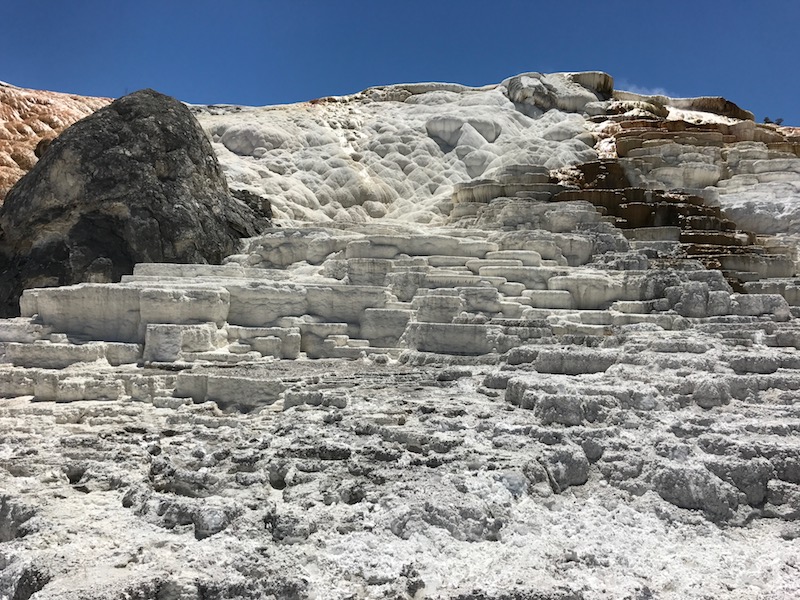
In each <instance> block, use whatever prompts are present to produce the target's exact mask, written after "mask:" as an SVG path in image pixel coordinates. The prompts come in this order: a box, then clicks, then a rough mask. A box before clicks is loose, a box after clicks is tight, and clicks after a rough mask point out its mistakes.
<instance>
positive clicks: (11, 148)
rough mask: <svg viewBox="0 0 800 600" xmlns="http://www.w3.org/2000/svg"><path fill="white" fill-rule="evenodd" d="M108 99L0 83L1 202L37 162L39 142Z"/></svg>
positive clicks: (87, 113) (55, 133)
mask: <svg viewBox="0 0 800 600" xmlns="http://www.w3.org/2000/svg"><path fill="white" fill-rule="evenodd" d="M109 102H111V100H110V99H108V98H93V97H91V96H78V95H75V94H61V93H59V92H46V91H42V90H28V89H25V88H18V87H15V86H13V85H8V84H6V83H2V82H0V203H2V201H3V198H5V197H6V194H7V193H8V191H9V190H10V189H11V188H12V186H13V185H14V184H15V183H16V182H17V181H18V180H19V178H20V177H22V176H23V175H24V174H25V173H27V172H28V171H30V170H31V168H33V165H35V164H36V160H37V158H40V155H39V154H38V153H37V147H38V146H39V145H40V144H42V143H43V142H44V143H46V142H47V141H48V140H53V139H55V138H56V137H58V136H59V135H60V134H61V132H62V131H64V129H66V128H67V127H69V126H70V125H72V124H73V123H74V122H75V121H78V120H79V119H82V118H84V117H87V116H89V115H90V114H92V113H93V112H94V111H96V110H97V109H98V108H102V107H103V106H105V105H106V104H108V103H109Z"/></svg>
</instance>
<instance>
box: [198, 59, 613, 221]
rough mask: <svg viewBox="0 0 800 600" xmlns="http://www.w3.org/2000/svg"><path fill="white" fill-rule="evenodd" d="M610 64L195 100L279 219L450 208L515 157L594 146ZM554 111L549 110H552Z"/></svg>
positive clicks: (431, 214) (232, 170) (224, 149)
mask: <svg viewBox="0 0 800 600" xmlns="http://www.w3.org/2000/svg"><path fill="white" fill-rule="evenodd" d="M610 81H611V80H610V77H608V76H607V75H605V74H601V73H596V74H585V73H584V74H574V75H570V74H557V75H547V76H543V75H539V74H528V75H521V76H517V77H513V78H510V79H508V80H506V81H504V82H503V83H501V84H499V85H495V86H487V87H485V88H468V87H465V86H459V85H454V84H435V83H432V84H408V85H395V86H389V87H384V88H374V89H369V90H366V91H364V92H362V93H360V94H356V95H354V96H347V97H342V98H326V99H322V100H320V101H317V102H314V103H304V104H297V105H292V106H285V107H277V108H276V107H265V108H240V107H208V108H198V109H197V111H198V114H197V117H198V119H199V120H200V122H201V124H203V126H204V127H205V129H206V130H207V132H208V133H209V135H210V136H211V138H212V140H213V141H214V148H215V150H216V152H217V155H218V156H219V158H220V162H222V164H223V165H224V168H225V170H226V173H227V175H228V178H229V180H230V181H231V183H232V185H234V186H236V187H244V188H247V189H249V190H250V191H253V192H256V193H260V194H263V195H266V196H267V197H268V198H269V199H270V201H271V202H272V206H273V211H274V214H275V217H276V220H278V221H284V222H287V221H288V222H291V221H316V222H325V221H355V222H359V221H366V220H369V219H370V218H376V217H385V216H388V217H391V218H396V219H400V220H404V221H415V222H420V223H427V222H431V221H437V220H442V218H443V217H444V216H446V214H447V211H446V210H442V208H441V207H440V205H441V204H442V203H446V202H448V201H449V200H450V195H451V193H452V189H453V185H454V184H456V183H459V182H463V181H468V180H471V179H475V178H478V177H490V176H491V175H492V174H493V173H495V172H497V171H499V170H500V169H501V168H502V167H504V166H506V165H513V164H531V165H543V166H546V167H547V168H549V169H558V168H560V167H564V166H567V165H572V164H575V163H579V162H586V161H590V160H593V159H594V158H596V156H597V154H596V152H595V151H594V149H593V146H594V143H595V138H594V136H592V135H591V134H590V133H588V132H587V128H586V123H585V121H584V118H583V116H581V115H580V114H575V113H574V112H572V113H571V112H568V111H575V110H582V109H583V107H584V106H585V105H586V104H587V103H588V102H598V101H600V100H602V99H604V98H606V97H607V94H609V93H610V91H611V83H610ZM545 111H546V112H545Z"/></svg>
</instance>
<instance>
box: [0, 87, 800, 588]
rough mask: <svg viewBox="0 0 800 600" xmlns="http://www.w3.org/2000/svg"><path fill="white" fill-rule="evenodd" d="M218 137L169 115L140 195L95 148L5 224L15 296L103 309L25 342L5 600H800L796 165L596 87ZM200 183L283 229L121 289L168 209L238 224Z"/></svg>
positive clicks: (50, 171)
mask: <svg viewBox="0 0 800 600" xmlns="http://www.w3.org/2000/svg"><path fill="white" fill-rule="evenodd" d="M4 89H13V90H16V92H15V93H16V94H18V95H19V94H23V95H25V96H26V97H36V95H37V94H40V92H34V91H31V90H20V89H19V88H12V87H11V86H8V87H7V88H2V87H0V91H2V90H4ZM42 94H44V93H42ZM73 98H74V97H73ZM128 98H130V97H128ZM76 101H77V100H76ZM94 101H97V102H98V105H97V106H95V105H94V104H92V102H94ZM106 103H107V101H105V100H96V99H87V100H86V105H87V106H92V107H93V108H100V106H102V105H105V104H106ZM118 103H121V104H118ZM126 103H127V104H126ZM120 106H123V107H124V106H130V100H126V99H124V98H123V99H121V100H118V101H116V102H115V103H114V104H112V105H111V106H110V107H108V109H109V110H116V111H117V112H120V114H122V113H124V112H125V111H124V110H122V109H120V108H119V107H120ZM189 109H190V112H191V114H192V115H193V118H194V119H196V121H197V123H199V126H200V127H202V129H203V130H204V131H205V134H206V136H207V137H208V140H209V141H210V145H209V144H205V142H203V143H200V144H195V145H194V146H192V147H193V148H195V147H203V148H204V147H206V146H208V147H209V148H210V149H211V150H205V151H206V152H208V155H207V157H206V158H204V156H203V155H202V154H199V155H196V154H195V150H191V151H190V150H185V151H184V150H181V149H179V148H180V144H179V143H178V142H177V140H180V139H184V138H185V136H186V135H187V134H185V133H183V131H184V130H173V128H172V127H173V126H172V125H171V124H167V122H166V121H165V120H164V117H163V115H162V114H160V112H161V111H160V109H155V110H152V111H151V112H148V110H147V109H146V108H141V109H139V108H137V109H136V110H132V111H129V112H131V113H132V114H133V113H135V114H134V117H133V118H132V119H131V123H133V122H134V121H136V120H141V124H142V127H141V128H138V125H136V124H135V123H134V124H132V125H131V127H132V128H134V129H136V131H139V130H141V131H152V130H159V128H160V129H161V130H162V131H163V132H165V136H166V138H165V139H167V142H165V143H161V142H159V143H158V144H152V145H150V146H152V148H148V149H149V150H150V151H149V152H144V151H142V150H143V148H144V147H145V146H148V144H147V143H146V142H143V141H142V139H141V138H139V137H135V141H134V145H133V149H130V150H129V149H126V148H127V147H125V146H123V145H121V142H120V143H117V141H116V139H117V138H115V137H114V136H115V135H116V132H115V129H114V126H109V127H104V128H103V129H102V132H101V134H102V135H100V136H99V137H101V138H103V139H106V140H107V141H108V140H110V143H109V145H108V147H107V148H105V149H102V150H97V152H96V154H97V159H96V160H98V161H105V162H102V164H103V165H104V164H106V162H108V161H113V160H116V158H119V157H120V156H124V157H130V156H133V155H135V156H137V158H136V161H137V163H138V166H137V169H138V168H141V172H142V173H145V175H146V176H145V177H143V178H142V179H137V180H136V182H135V183H131V184H130V186H129V188H125V187H124V184H125V183H126V182H125V181H117V179H116V177H112V178H110V179H109V177H108V176H107V175H103V174H102V173H105V172H106V171H105V170H104V167H103V168H100V167H99V166H98V167H97V168H92V163H91V161H90V160H89V159H87V155H88V154H89V151H86V150H81V148H83V147H85V146H80V145H79V144H78V143H77V142H73V141H71V140H74V139H76V137H78V136H76V135H75V134H74V133H72V134H69V130H68V133H67V134H65V135H64V136H62V137H61V138H60V139H59V140H57V141H56V142H53V144H52V146H51V147H50V149H47V148H40V152H39V154H40V156H42V157H43V158H42V159H41V160H40V161H39V163H38V164H34V163H35V162H36V161H35V158H34V159H33V160H31V161H29V162H30V164H27V166H26V168H25V169H24V170H25V171H30V172H29V173H28V175H26V176H25V178H23V179H22V180H21V181H20V182H19V183H18V184H17V185H16V187H15V188H14V189H13V190H12V191H10V192H9V194H8V196H7V198H8V199H10V200H8V202H7V203H6V205H4V206H3V207H2V209H0V226H2V227H3V231H2V238H0V249H3V252H5V253H6V256H5V258H4V259H3V260H5V263H3V264H4V265H5V267H4V268H5V269H6V272H5V273H4V275H3V277H4V278H8V277H12V276H13V277H18V276H19V274H18V273H17V271H14V269H22V268H23V267H22V266H19V265H24V268H25V269H36V268H39V266H37V265H44V264H45V263H47V264H46V265H45V266H46V267H47V269H50V271H48V273H49V272H51V271H52V269H53V268H54V265H55V266H56V267H57V266H58V261H59V260H63V261H64V264H65V269H66V266H67V265H68V266H69V267H70V268H71V269H73V272H75V273H78V275H75V281H76V283H74V284H71V285H60V286H52V287H33V288H30V287H29V288H28V289H25V291H24V292H22V296H21V298H20V299H19V314H20V316H18V317H13V318H7V319H0V599H2V600H12V599H13V600H28V599H33V600H56V599H58V600H66V599H74V598H80V599H86V600H101V599H114V600H134V599H135V600H210V599H234V598H235V599H239V598H245V599H267V598H270V599H272V598H274V599H285V598H289V599H298V600H299V599H306V598H309V599H310V598H315V599H319V600H321V599H331V600H333V599H345V598H350V599H356V598H387V599H396V600H400V599H406V600H409V599H414V600H421V599H423V598H428V599H441V600H456V599H458V600H468V599H469V600H478V599H480V600H523V599H525V600H579V599H580V600H593V599H621V598H627V599H630V600H648V599H710V598H715V599H716V598H730V599H741V600H744V599H748V600H749V599H762V600H767V599H770V600H771V599H791V598H796V597H798V596H800V543H799V542H798V538H800V278H798V277H797V275H798V267H799V266H800V256H799V255H798V252H799V251H800V131H799V130H798V129H796V128H791V127H780V126H777V125H775V124H758V123H755V122H754V120H753V115H752V114H751V113H749V112H748V111H746V110H744V109H743V108H741V107H739V106H737V105H736V104H734V103H732V102H730V101H728V100H725V99H723V98H716V97H704V98H680V99H675V98H667V97H662V96H641V95H636V94H632V93H628V92H625V91H621V90H615V89H614V85H613V80H612V78H611V77H610V76H608V75H606V74H604V73H599V72H591V73H560V74H549V75H543V74H539V73H526V74H522V75H517V76H515V77H511V78H509V79H507V80H505V81H503V82H501V83H499V84H496V85H487V86H484V87H480V88H471V87H466V86H462V85H458V84H445V83H416V84H400V85H393V86H383V87H379V88H371V89H368V90H365V91H363V92H361V93H358V94H354V95H352V96H342V97H329V98H321V99H318V100H315V101H311V102H307V103H300V104H294V105H287V106H270V107H241V106H227V105H218V106H190V107H189ZM3 114H5V113H3ZM98 114H99V113H98ZM3 118H4V119H5V124H4V126H5V130H7V131H15V132H16V131H22V130H23V129H24V128H21V126H18V125H17V124H16V121H14V118H9V117H3ZM87 121H88V119H87ZM183 121H184V122H185V126H186V127H187V128H188V129H189V130H191V129H192V127H194V125H193V124H191V123H189V121H190V119H183ZM182 126H183V125H182ZM76 127H77V126H76ZM126 127H127V125H126ZM167 134H168V135H167ZM37 135H38V133H37ZM153 135H154V134H153ZM23 137H24V136H23ZM15 139H16V138H15ZM20 139H21V138H20ZM79 139H80V138H79ZM159 139H161V138H159ZM169 140H173V141H174V143H173V141H169ZM17 143H19V144H26V145H27V146H26V147H29V146H30V145H31V144H33V146H35V145H36V144H35V143H33V138H30V139H28V138H25V139H24V140H23V141H20V142H17V141H13V144H12V145H14V144H17ZM140 151H142V152H141V153H140V154H136V153H137V152H140ZM212 151H213V155H212V154H211V153H210V152H212ZM184 152H186V153H189V154H191V156H192V161H191V162H192V164H193V165H203V164H205V165H206V166H208V168H209V169H210V172H213V173H216V172H217V171H220V172H221V173H223V174H224V176H225V181H224V182H217V181H216V180H214V183H213V185H214V186H216V187H214V189H219V190H220V192H219V195H217V196H215V197H219V198H227V196H226V194H227V193H228V192H227V190H225V189H224V188H225V186H228V188H229V189H230V190H231V197H230V198H228V200H226V201H225V202H227V201H229V202H232V203H233V202H236V201H238V202H240V204H238V205H236V206H238V208H237V210H245V209H246V207H250V209H252V210H256V209H255V208H253V207H256V208H257V209H258V210H257V211H256V212H257V214H259V215H263V216H264V218H267V217H268V215H269V214H271V215H272V219H273V220H272V227H270V228H268V229H265V230H263V231H264V232H263V233H261V234H260V235H256V236H254V237H246V238H242V239H241V240H240V242H239V246H238V248H237V249H236V251H235V253H233V254H230V255H228V256H225V257H224V258H222V260H221V261H219V260H217V258H216V257H215V256H213V255H212V254H208V255H199V254H192V253H191V252H189V253H188V254H183V255H181V256H195V257H200V258H202V261H206V262H202V261H200V262H192V261H198V260H199V259H198V258H175V259H174V261H172V259H171V258H170V256H178V254H177V251H176V252H174V253H173V254H171V255H167V254H165V253H162V255H159V256H157V257H156V258H153V261H152V262H137V264H135V265H131V264H122V263H121V262H119V259H118V256H119V248H120V247H122V246H124V247H128V246H131V245H132V244H134V242H135V241H136V238H137V230H136V227H129V226H127V225H126V227H128V229H125V228H123V227H119V228H117V230H115V229H114V228H115V227H116V226H115V225H114V223H118V222H124V223H127V222H128V221H126V219H129V218H132V217H131V215H134V213H135V215H139V216H141V215H145V216H146V217H147V218H145V217H141V219H140V220H138V221H135V222H137V223H138V222H148V221H147V219H149V218H150V217H151V216H152V215H150V210H151V208H150V205H149V204H148V201H147V198H149V197H150V194H151V192H150V190H151V189H153V188H155V189H157V190H160V191H159V192H158V193H159V194H160V195H158V198H159V202H160V203H161V204H163V197H164V194H167V195H169V194H173V193H174V194H176V198H179V200H177V199H176V200H175V206H174V207H172V208H174V209H175V210H176V211H183V213H191V215H192V216H194V217H196V218H195V219H194V220H193V222H197V223H199V225H198V229H197V233H196V234H193V235H188V236H187V235H185V234H184V235H183V236H182V237H180V236H179V234H180V232H178V233H170V228H169V227H167V226H166V225H164V223H166V222H167V221H169V220H170V219H171V218H172V217H170V216H169V215H170V214H171V213H170V212H169V211H168V210H167V212H165V213H164V214H165V215H166V216H165V217H163V218H161V217H159V218H156V217H153V218H156V220H157V221H158V223H160V225H158V226H157V227H156V229H155V230H154V231H160V232H161V235H162V237H163V244H165V245H169V244H171V245H173V246H175V247H176V248H178V247H179V248H180V249H181V250H182V251H186V250H187V248H188V249H189V250H192V248H193V247H194V246H193V244H196V245H197V246H198V247H199V246H200V245H201V243H202V242H204V241H206V239H205V237H204V236H205V235H211V233H216V231H213V232H212V231H211V230H209V227H212V225H209V224H210V223H226V222H227V221H225V218H224V216H225V214H226V211H227V210H229V209H228V208H226V207H225V206H220V207H217V208H213V207H214V206H216V205H215V204H213V203H212V204H209V206H212V209H211V210H210V212H211V213H213V215H212V216H208V217H207V216H205V215H200V214H199V213H198V214H197V215H195V212H196V211H197V209H196V208H195V205H193V204H192V203H191V200H192V198H193V197H194V195H196V194H197V193H198V192H197V190H198V189H200V188H202V187H203V186H202V182H201V184H198V179H197V177H201V178H202V177H205V175H202V173H205V171H204V170H203V169H202V168H200V167H198V170H197V171H195V170H194V167H191V168H190V167H186V168H184V167H183V166H181V165H184V164H188V163H186V162H185V161H184V160H183V159H184ZM198 152H200V150H198ZM48 153H51V154H48ZM91 160H95V158H94V157H92V159H91ZM217 161H218V163H219V166H218V167H215V166H214V165H216V162H217ZM98 164H100V163H98ZM115 164H116V163H115ZM119 164H123V163H119ZM170 165H172V166H173V167H174V168H173V167H170ZM175 165H177V166H175ZM186 169H189V171H186ZM197 173H200V175H198V174H197ZM184 177H188V178H189V179H190V180H191V183H186V181H188V179H187V180H184ZM121 178H122V179H124V176H121ZM111 179H113V181H111ZM142 181H144V182H146V183H141V182H142ZM208 181H209V183H208V185H209V186H211V185H212V183H211V181H212V175H208ZM128 183H130V182H128ZM98 185H99V186H100V188H99V189H103V190H105V189H112V188H113V190H114V193H113V196H108V198H110V199H111V201H108V202H107V200H108V198H106V197H105V196H104V197H103V198H102V199H100V198H98V199H97V202H94V203H93V199H94V196H93V195H92V193H90V194H88V195H87V194H83V193H82V191H83V190H95V189H98V187H97V186H98ZM120 190H122V191H120ZM127 190H129V191H127ZM164 190H167V191H166V192H165V191H164ZM62 192H63V194H62ZM178 194H180V196H178ZM134 196H135V198H134ZM234 196H235V197H236V198H237V199H238V200H234V199H233V197H234ZM128 197H130V198H129V199H128ZM65 198H69V199H68V200H65ZM167 200H168V198H167ZM101 201H102V202H101ZM37 206H44V207H47V210H46V211H44V212H46V213H47V214H44V215H43V214H41V211H37V210H33V209H32V207H37ZM172 208H170V210H172ZM267 209H270V210H267ZM159 210H160V209H159ZM258 211H260V212H258ZM176 214H177V213H176ZM237 214H239V213H237ZM242 214H244V213H242ZM248 214H249V213H248ZM101 217H102V218H101ZM138 218H139V217H137V219H138ZM118 219H122V221H118ZM159 219H160V220H159ZM214 219H221V220H219V221H215V220H214ZM87 223H89V224H90V225H91V224H94V225H95V227H94V228H92V227H91V226H88V225H86V224H87ZM12 224H13V227H12ZM79 224H80V225H79ZM214 226H217V225H214ZM220 226H221V225H220ZM254 226H255V225H254ZM263 226H264V223H263V222H262V223H261V225H259V227H263ZM21 228H26V229H24V230H25V231H26V232H28V231H30V233H25V234H21V233H19V231H21V230H22V229H21ZM175 229H180V228H175ZM123 230H124V231H123ZM237 231H239V235H250V234H251V233H252V231H250V232H249V233H248V232H247V231H249V230H247V231H245V228H244V227H243V226H240V227H239V229H237ZM15 232H16V233H15ZM111 233H114V235H115V236H118V238H117V237H114V238H113V239H115V240H116V239H119V240H120V241H119V242H118V243H116V242H115V244H107V245H106V246H108V247H107V249H106V246H103V245H102V244H97V243H95V242H96V241H97V240H106V239H112V238H111V237H109V236H110V234H111ZM151 233H152V232H151ZM151 233H148V235H151ZM184 233H185V232H184ZM56 237H58V239H63V240H68V241H69V243H66V245H65V246H64V247H65V248H66V250H64V254H63V256H64V257H65V258H63V259H61V258H59V257H60V256H61V255H59V256H56V257H50V258H49V259H47V257H43V256H42V255H43V252H41V249H42V248H43V247H45V246H43V244H47V243H51V242H52V241H53V239H55V238H56ZM201 238H202V239H201ZM87 239H91V240H92V241H93V243H92V245H91V252H90V254H91V258H92V261H95V262H92V263H91V264H95V263H96V264H99V265H100V266H102V268H103V269H104V270H103V271H102V273H103V276H102V277H98V276H97V273H98V271H97V269H95V270H92V269H88V270H84V271H80V270H75V269H74V265H75V264H78V263H79V262H80V261H81V260H84V262H86V256H87V252H88V251H86V250H85V248H86V247H87V245H86V240H87ZM9 240H14V244H15V245H14V250H13V251H14V253H15V254H14V256H15V257H17V258H16V259H15V260H16V262H14V261H10V259H9V252H10V250H8V248H9V247H10V246H9ZM76 240H77V241H76ZM138 241H139V243H140V245H141V244H142V243H143V242H142V240H141V239H139V240H138ZM126 244H127V245H128V246H126ZM146 245H147V244H145V246H146ZM112 246H113V247H112ZM131 247H132V246H131ZM165 247H166V246H165ZM169 247H170V248H171V247H172V246H169ZM37 252H38V253H37ZM170 252H172V250H170ZM44 254H46V253H44ZM126 256H127V255H126ZM125 260H129V259H128V258H126V259H125ZM97 261H100V262H97ZM171 261H172V262H171ZM215 262H216V263H219V264H212V263H215ZM80 264H82V263H80ZM12 271H13V272H12ZM31 272H33V271H31ZM53 277H54V276H53ZM26 281H33V279H30V280H26ZM42 281H43V283H42V284H41V285H51V284H52V283H58V281H55V280H54V279H53V278H52V277H51V279H48V280H46V281H45V280H42ZM78 281H80V282H78Z"/></svg>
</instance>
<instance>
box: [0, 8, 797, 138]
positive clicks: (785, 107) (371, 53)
mask: <svg viewBox="0 0 800 600" xmlns="http://www.w3.org/2000/svg"><path fill="white" fill-rule="evenodd" d="M9 4H10V5H8V6H4V7H3V10H2V15H3V23H4V25H5V27H4V28H3V29H4V38H5V39H4V43H3V51H2V52H0V80H3V81H6V82H8V83H10V84H12V85H16V86H20V87H29V88H36V89H49V90H55V91H62V92H70V93H75V94H82V95H91V96H110V97H118V96H121V95H124V94H126V93H129V92H132V91H134V90H137V89H141V88H144V87H152V88H154V89H157V90H159V91H161V92H164V93H167V94H170V95H172V96H175V97H177V98H179V99H180V100H183V101H185V102H190V103H197V104H214V103H226V104H246V105H267V104H284V103H290V102H298V101H304V100H311V99H313V98H318V97H322V96H331V95H343V94H349V93H355V92H358V91H361V90H363V89H366V88H368V87H371V86H376V85H386V84H390V83H407V82H419V81H446V82H455V83H463V84H466V85H475V86H479V85H486V84H493V83H499V82H500V81H502V80H503V79H505V78H506V77H510V76H512V75H516V74H518V73H522V72H526V71H539V72H545V73H548V72H556V71H584V70H600V71H605V72H607V73H609V74H611V75H612V76H614V78H615V81H616V87H617V88H618V89H628V90H631V91H637V90H639V91H644V92H646V91H653V92H659V93H666V94H667V95H671V96H678V97H687V96H702V95H719V96H724V97H726V98H727V99H729V100H731V101H733V102H735V103H737V104H739V105H740V106H741V107H742V108H746V109H748V110H751V111H753V112H754V113H755V115H756V119H757V120H758V121H761V120H763V118H764V117H770V118H772V119H776V118H783V119H784V122H785V124H788V125H800V105H798V102H797V100H796V99H797V98H798V97H800V79H798V77H797V76H796V73H797V67H796V64H795V63H796V61H797V57H798V56H800V36H798V35H797V32H796V27H797V23H798V22H800V2H796V1H790V0H780V1H779V0H767V1H764V2H760V3H757V4H756V3H752V2H748V1H746V0H729V1H728V2H725V3H724V4H723V3H720V2H719V1H718V0H715V1H711V0H695V1H691V2H690V1H683V0H679V1H674V2H670V3H668V4H660V5H658V6H657V7H655V6H653V7H648V6H645V5H642V4H641V3H638V2H634V1H629V0H605V1H604V2H602V3H600V2H595V1H592V0H584V1H578V0H561V1H559V2H551V1H543V2H533V1H522V0H495V1H494V2H479V1H477V0H463V1H461V2H448V1H439V2H437V1H431V0H427V1H422V0H406V1H405V2H403V3H389V2H379V1H376V0H373V1H366V0H339V1H337V2H330V1H324V0H292V1H291V2H287V1H270V0H263V1H258V0H231V1H230V2H228V3H221V2H218V1H212V0H194V1H192V2H189V1H187V0H171V1H168V2H165V1H164V0H161V1H156V0H141V1H139V2H135V3H134V2H125V1H121V0H76V1H75V2H62V1H59V0H38V1H32V2H11V3H9Z"/></svg>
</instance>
